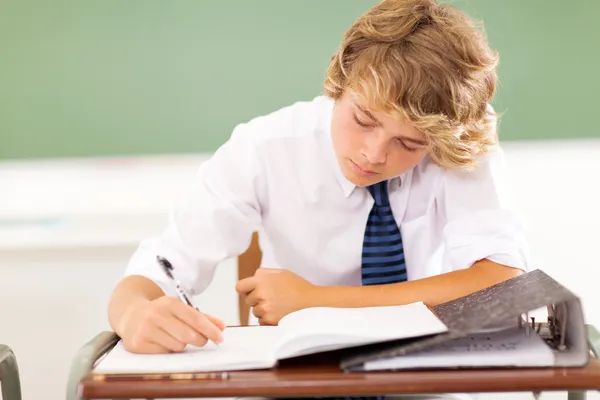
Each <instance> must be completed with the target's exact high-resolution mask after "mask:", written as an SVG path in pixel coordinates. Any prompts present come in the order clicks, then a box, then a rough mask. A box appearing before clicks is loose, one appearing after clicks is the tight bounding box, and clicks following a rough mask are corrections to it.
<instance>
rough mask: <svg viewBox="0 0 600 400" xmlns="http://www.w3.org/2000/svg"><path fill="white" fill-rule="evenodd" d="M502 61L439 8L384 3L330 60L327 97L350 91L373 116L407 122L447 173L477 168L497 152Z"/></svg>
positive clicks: (462, 19)
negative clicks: (494, 105) (496, 99)
mask: <svg viewBox="0 0 600 400" xmlns="http://www.w3.org/2000/svg"><path fill="white" fill-rule="evenodd" d="M497 65H498V54H497V53H496V52H495V51H493V50H492V49H490V47H489V46H488V43H487V40H486V38H485V35H484V33H483V31H482V30H481V29H478V26H477V24H476V23H475V22H474V21H473V20H471V19H470V18H469V17H468V16H467V15H465V14H464V13H462V12H461V11H459V10H457V9H456V8H454V7H453V6H450V5H446V4H443V5H442V4H437V3H436V2H435V1H434V0H384V1H382V2H381V3H378V4H377V5H375V6H374V7H372V8H371V9H370V10H369V11H368V12H367V13H365V14H364V15H362V16H361V17H359V18H358V19H357V20H356V21H355V22H354V23H353V24H352V26H351V27H350V28H349V29H348V31H347V32H346V34H345V35H344V39H343V41H342V43H341V45H340V47H339V49H338V51H337V52H336V53H335V54H334V55H333V57H332V59H331V63H330V65H329V68H328V70H327V78H326V80H325V84H324V91H325V95H327V96H329V97H331V98H333V99H338V98H339V97H341V96H342V94H343V93H344V91H345V90H347V89H350V90H352V91H354V92H355V94H356V95H357V96H358V97H359V101H361V103H363V105H364V106H366V107H367V108H368V109H369V110H371V111H381V112H385V113H387V114H389V115H393V116H396V117H398V118H401V119H403V120H406V119H407V120H409V121H411V122H412V123H413V125H414V126H415V127H416V128H417V129H418V130H419V131H421V132H423V134H424V135H425V138H426V140H427V142H428V144H429V146H430V157H431V158H432V159H433V160H434V162H436V163H437V164H438V165H440V166H441V167H443V168H465V169H469V168H471V167H473V166H474V164H475V161H476V159H477V157H478V156H479V155H481V154H483V153H484V152H485V151H486V150H487V149H488V148H489V147H490V146H491V145H495V144H497V141H498V138H497V134H496V121H497V115H496V114H495V113H494V111H493V110H492V109H491V107H490V106H489V102H490V100H491V99H492V97H493V95H494V92H495V90H496V84H497V76H496V67H497Z"/></svg>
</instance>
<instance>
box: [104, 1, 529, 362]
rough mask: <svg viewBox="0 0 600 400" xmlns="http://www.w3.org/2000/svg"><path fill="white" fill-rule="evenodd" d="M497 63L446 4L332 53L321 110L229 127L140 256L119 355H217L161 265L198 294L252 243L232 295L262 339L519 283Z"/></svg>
mask: <svg viewBox="0 0 600 400" xmlns="http://www.w3.org/2000/svg"><path fill="white" fill-rule="evenodd" d="M496 65H497V56H496V54H495V53H494V52H493V51H492V50H490V48H489V47H488V45H487V43H486V40H485V38H484V37H483V35H482V34H481V33H479V32H478V31H477V30H476V29H475V28H474V25H473V24H472V22H471V21H470V20H469V19H468V18H467V17H466V16H465V15H463V14H462V13H460V12H459V11H457V10H455V9H454V8H452V7H451V6H448V5H438V4H436V3H435V1H433V0H385V1H383V2H381V3H380V4H378V5H376V6H375V7H373V8H372V9H370V10H369V11H368V12H367V13H366V14H364V15H363V16H362V17H360V18H359V19H358V20H357V21H355V23H354V24H353V25H352V26H351V27H350V29H349V30H348V31H347V33H346V35H345V37H344V40H343V42H342V43H341V46H340V48H339V50H338V52H337V53H336V54H335V55H334V56H333V58H332V60H331V64H330V66H329V69H328V74H327V79H326V82H325V95H324V96H320V97H317V98H315V99H314V100H312V101H306V102H299V103H296V104H293V105H291V106H289V107H285V108H283V109H281V110H278V111H275V112H273V113H271V114H269V115H266V116H261V117H258V118H256V119H253V120H251V121H249V122H248V123H245V124H241V125H239V126H237V127H236V128H235V130H234V132H233V134H232V136H231V138H230V139H229V140H228V141H227V142H226V143H225V144H224V145H223V146H222V147H221V148H219V149H218V150H217V151H216V152H215V154H214V155H213V157H212V158H211V159H210V160H209V161H207V162H206V163H204V164H202V166H201V167H200V169H199V172H198V175H197V179H196V181H195V182H193V184H192V185H191V193H190V194H189V196H188V197H187V198H186V199H184V201H183V202H182V204H180V205H179V206H178V207H177V208H176V209H175V210H174V211H173V213H172V215H171V217H172V218H171V222H170V225H169V226H168V227H167V229H166V230H165V232H164V233H163V234H162V235H160V236H159V237H156V238H152V239H148V240H146V241H144V242H142V243H141V244H140V246H139V248H138V250H137V251H136V252H135V254H134V255H133V257H132V259H131V261H130V264H129V266H128V269H127V273H126V277H125V278H124V279H123V280H122V281H121V282H120V283H119V284H118V285H117V287H116V288H115V290H114V293H113V295H112V297H111V300H110V304H109V310H108V313H109V321H110V324H111V326H112V328H113V329H114V331H115V332H116V333H117V334H119V336H120V337H121V338H122V339H123V341H124V344H125V346H126V348H127V349H129V350H130V351H132V352H138V353H160V352H168V351H181V350H182V349H183V348H184V347H185V346H186V345H187V344H193V345H198V346H203V345H204V344H206V342H207V341H208V340H212V341H215V342H217V343H218V342H220V341H221V340H222V337H221V331H222V330H223V328H224V326H223V322H222V321H220V320H219V319H218V318H217V317H215V316H210V315H207V314H204V313H202V312H201V310H202V307H201V306H200V311H196V310H194V309H193V308H192V307H189V306H187V305H186V304H184V303H183V302H181V301H179V300H177V299H176V297H177V296H176V295H175V294H174V291H173V288H172V287H171V286H170V282H169V281H168V280H167V279H166V277H165V275H164V272H163V271H162V270H161V269H160V267H159V266H158V264H157V261H156V257H157V256H159V255H160V256H162V257H165V258H166V259H167V260H169V261H170V262H171V263H172V265H173V266H174V268H175V272H174V273H175V275H176V276H177V278H178V279H179V280H180V281H181V282H182V285H183V289H184V290H186V291H187V292H189V293H191V294H197V293H200V292H202V291H203V290H204V289H205V288H206V287H207V286H208V284H209V283H210V281H211V278H212V275H213V272H214V268H215V266H216V265H217V264H218V263H219V262H220V261H221V260H224V259H226V258H230V257H234V256H236V255H239V254H241V253H242V252H244V250H245V249H246V248H247V246H248V244H249V243H250V238H251V235H252V233H253V232H254V231H255V230H258V231H259V234H260V243H261V248H262V251H263V265H262V267H263V268H260V269H259V270H258V271H257V273H256V274H255V276H252V277H250V278H247V279H244V280H241V281H239V282H238V283H237V285H236V289H237V291H238V292H239V293H240V294H242V295H244V296H245V299H246V302H247V304H248V305H250V306H251V307H252V318H253V322H255V323H256V322H257V323H259V324H277V323H278V321H279V320H280V319H281V318H282V317H283V316H284V315H286V314H288V313H290V312H292V311H295V310H298V309H302V308H306V307H311V306H331V307H362V306H377V305H391V304H405V303H411V302H414V301H423V302H424V303H426V304H427V305H429V306H434V305H436V304H439V303H441V302H445V301H448V300H451V299H454V298H457V297H460V296H463V295H466V294H468V293H471V292H474V291H476V290H479V289H482V288H484V287H487V286H490V285H493V284H495V283H498V282H501V281H503V280H506V279H509V278H512V277H514V276H516V275H517V274H519V273H521V272H522V271H523V270H526V268H527V262H528V260H527V244H526V242H525V240H524V235H523V232H522V228H521V226H520V224H519V221H518V220H517V218H516V217H515V215H514V214H513V213H512V212H511V211H510V210H509V209H508V208H507V207H506V204H505V198H504V192H503V188H502V187H501V183H500V182H499V181H498V172H499V171H498V168H499V165H498V164H499V161H500V156H501V153H500V149H499V147H498V143H497V138H496V129H495V125H496V118H495V115H494V113H493V111H492V110H491V108H490V107H489V102H490V101H491V99H492V96H493V94H494V91H495V87H496V73H495V68H496Z"/></svg>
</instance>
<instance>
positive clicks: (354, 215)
mask: <svg viewBox="0 0 600 400" xmlns="http://www.w3.org/2000/svg"><path fill="white" fill-rule="evenodd" d="M332 109H333V101H332V100H330V99H328V98H326V97H317V98H315V99H314V100H313V101H306V102H298V103H295V104H293V105H291V106H288V107H285V108H283V109H280V110H278V111H275V112H273V113H271V114H269V115H266V116H261V117H258V118H255V119H253V120H251V121H250V122H248V123H245V124H241V125H239V126H237V127H236V128H235V129H234V131H233V133H232V135H231V138H230V139H229V140H228V141H227V142H226V143H225V144H224V145H223V146H222V147H221V148H219V149H218V150H217V151H216V152H215V153H214V154H213V156H212V157H211V158H210V159H209V160H208V161H206V162H204V163H202V165H201V166H200V168H199V171H198V173H197V176H196V179H195V181H193V182H190V193H189V196H188V197H186V198H184V199H183V200H182V202H181V204H180V205H179V206H178V207H177V208H176V209H174V210H173V212H172V213H171V218H170V224H169V226H168V227H167V228H166V230H165V231H164V233H162V235H160V236H158V237H154V238H149V239H147V240H144V241H143V242H142V243H140V246H139V248H138V249H137V251H136V252H135V254H134V255H133V257H132V258H131V261H130V263H129V265H128V268H127V271H126V274H127V275H131V274H138V275H144V276H146V277H148V278H150V279H152V280H153V281H155V282H156V283H157V284H158V285H159V286H161V288H162V289H163V290H164V291H165V292H166V293H167V294H172V289H171V286H170V283H168V281H167V280H166V278H165V276H164V274H163V272H162V271H161V270H160V269H159V268H158V265H157V262H156V255H162V256H164V257H166V258H167V259H168V260H169V261H171V263H172V264H173V265H174V267H175V274H176V276H177V278H178V279H179V280H180V281H181V283H182V285H183V286H184V289H187V290H188V291H189V292H190V293H192V294H198V293H200V292H202V291H203V290H204V289H205V288H206V287H207V286H208V285H209V283H210V282H211V279H212V276H213V273H214V270H215V267H216V266H217V264H218V263H219V262H220V261H222V260H224V259H227V258H230V257H235V256H237V255H239V254H241V253H243V252H244V251H245V250H246V249H247V247H248V245H249V242H250V238H251V234H252V232H253V231H255V230H258V231H259V237H260V245H261V249H262V252H263V258H262V265H263V266H264V267H269V268H286V269H289V270H291V271H293V272H294V273H296V274H298V275H300V276H301V277H303V278H305V279H307V280H308V281H310V282H312V283H314V284H317V285H353V286H356V285H360V284H361V253H362V241H363V235H364V230H365V226H366V222H367V216H368V214H369V211H370V210H371V207H372V205H373V198H372V197H371V195H370V194H369V193H368V192H367V190H366V189H365V188H361V187H355V186H354V185H353V184H352V183H350V182H349V181H348V180H346V179H345V177H344V176H343V175H342V172H341V170H340V168H339V166H338V164H337V161H336V158H335V156H334V151H333V148H332V142H331V136H330V121H331V114H332ZM501 159H502V153H501V151H500V149H498V150H497V151H494V152H493V153H489V154H488V155H487V156H486V157H485V158H484V159H482V160H481V162H480V164H479V166H478V168H477V170H476V171H473V172H464V171H450V170H443V169H441V168H440V167H438V166H437V165H436V164H434V163H433V162H432V161H431V160H430V158H429V157H425V159H424V160H423V161H422V162H421V163H420V164H418V165H417V166H416V167H414V168H413V169H412V170H410V171H408V172H406V173H404V174H403V175H402V176H400V177H397V178H394V179H392V180H391V182H390V189H389V192H390V203H391V206H392V211H393V214H394V217H395V219H396V222H397V223H398V224H399V226H400V230H401V233H402V239H403V244H404V249H405V260H406V264H407V273H408V279H409V280H414V279H419V278H424V277H428V276H432V275H438V274H442V273H445V272H448V271H452V270H458V269H462V268H467V267H469V266H470V265H472V264H473V263H474V262H476V261H477V260H480V259H482V258H488V259H490V260H492V261H495V262H498V263H501V264H504V265H508V266H512V267H516V268H520V269H523V270H526V269H527V263H528V248H527V243H526V240H525V236H524V232H523V228H522V226H521V224H520V221H519V220H518V218H517V216H516V215H515V214H514V213H513V212H512V211H511V210H510V208H509V205H508V200H507V198H506V190H505V188H504V186H503V183H502V179H501V178H500V177H501V175H502V173H501V172H502V171H501Z"/></svg>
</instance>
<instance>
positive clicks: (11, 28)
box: [0, 0, 600, 159]
mask: <svg viewBox="0 0 600 400" xmlns="http://www.w3.org/2000/svg"><path fill="white" fill-rule="evenodd" d="M454 3H455V4H456V5H457V6H458V7H459V8H461V9H463V10H465V11H467V12H468V13H470V14H471V15H473V16H474V17H476V18H481V19H483V20H484V22H485V27H486V31H487V32H488V37H489V38H490V41H491V43H492V45H493V46H494V47H495V48H497V49H498V50H499V51H500V53H501V66H500V70H499V73H500V88H499V92H498V95H497V97H496V100H495V102H494V106H495V108H496V110H498V111H501V112H503V113H504V118H503V120H502V123H501V125H500V133H501V137H502V138H503V139H504V140H514V139H537V138H566V137H592V136H600V132H599V129H598V128H597V124H596V122H595V118H594V117H595V111H596V105H597V104H598V101H597V94H598V93H600V80H599V79H598V78H597V75H596V74H597V72H598V71H600V50H599V48H600V47H599V46H598V45H597V44H596V41H597V38H600V24H598V23H597V17H598V15H600V1H591V0H571V1H569V2H564V1H560V2H559V1H548V0H468V1H467V0H455V1H454ZM373 4H375V1H374V0H370V1H369V0H327V1H325V0H301V1H291V0H290V1H289V0H254V1H250V0H237V1H236V0H210V1H209V0H186V1H184V0H171V1H164V0H121V1H116V0H97V1H60V0H59V1H53V2H46V1H41V0H38V1H22V0H4V1H2V2H0V50H1V52H0V57H1V59H0V158H3V159H7V158H44V157H80V156H90V155H93V156H96V155H99V156H103V155H108V156H111V155H131V154H152V153H182V152H183V153H194V152H202V151H212V150H214V149H215V148H217V147H218V146H219V145H220V144H221V143H223V142H224V141H225V140H226V139H227V138H228V136H229V135H230V133H231V130H232V129H233V127H234V126H235V125H236V124H238V123H240V122H243V121H246V120H248V119H250V118H252V117H254V116H257V115H260V114H264V113H268V112H270V111H272V110H275V109H277V108H279V107H282V106H284V105H287V104H290V103H292V102H294V101H296V100H305V99H310V98H313V97H314V96H316V95H318V94H320V92H321V85H322V82H323V78H324V76H325V69H326V67H327V64H328V61H329V57H330V56H331V54H332V53H333V52H334V51H335V49H336V47H337V44H338V42H339V40H340V38H341V37H342V34H343V32H344V30H345V29H346V28H347V27H348V26H349V24H350V23H351V22H352V21H353V20H354V18H356V17H357V16H358V15H359V14H361V13H362V12H364V11H365V10H366V9H368V7H370V6H371V5H373Z"/></svg>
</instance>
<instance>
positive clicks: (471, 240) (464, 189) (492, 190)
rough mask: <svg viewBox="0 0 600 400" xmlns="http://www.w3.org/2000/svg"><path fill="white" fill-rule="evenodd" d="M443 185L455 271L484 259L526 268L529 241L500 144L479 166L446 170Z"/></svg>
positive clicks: (446, 236) (446, 235)
mask: <svg viewBox="0 0 600 400" xmlns="http://www.w3.org/2000/svg"><path fill="white" fill-rule="evenodd" d="M441 186H442V187H441V190H442V196H441V198H442V210H443V212H444V214H445V221H446V225H445V228H444V242H445V251H446V257H447V259H448V261H449V262H450V267H451V269H452V270H457V269H463V268H468V267H470V266H471V265H472V264H474V263H475V262H477V261H479V260H481V259H484V258H487V259H489V260H491V261H493V262H496V263H499V264H503V265H507V266H510V267H515V268H519V269H522V270H524V271H526V270H527V268H528V261H529V260H528V258H529V248H528V243H527V239H526V235H525V231H524V226H523V223H522V220H521V218H520V216H519V215H518V214H517V213H516V212H515V211H514V210H513V208H512V204H511V203H512V201H511V198H510V194H509V190H508V188H507V185H506V179H505V176H504V169H503V152H502V150H501V148H500V147H496V148H494V149H491V150H490V151H489V152H488V153H487V154H486V155H485V156H484V157H483V158H482V159H481V160H480V161H479V162H478V165H477V167H476V169H475V170H472V171H462V170H446V171H445V172H444V177H443V179H442V185H441Z"/></svg>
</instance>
